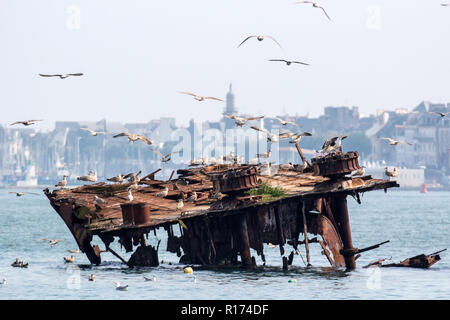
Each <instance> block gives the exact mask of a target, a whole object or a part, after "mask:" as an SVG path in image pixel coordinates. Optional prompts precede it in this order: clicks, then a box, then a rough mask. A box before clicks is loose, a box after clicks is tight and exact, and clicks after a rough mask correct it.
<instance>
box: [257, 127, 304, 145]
mask: <svg viewBox="0 0 450 320" xmlns="http://www.w3.org/2000/svg"><path fill="white" fill-rule="evenodd" d="M250 128H252V129H253V130H256V131H260V132H264V133H265V134H267V141H269V142H278V141H280V140H282V139H289V138H290V137H292V136H294V135H295V134H294V133H292V132H284V133H280V134H273V133H271V132H269V131H268V130H267V129H261V128H258V127H255V126H251V127H250Z"/></svg>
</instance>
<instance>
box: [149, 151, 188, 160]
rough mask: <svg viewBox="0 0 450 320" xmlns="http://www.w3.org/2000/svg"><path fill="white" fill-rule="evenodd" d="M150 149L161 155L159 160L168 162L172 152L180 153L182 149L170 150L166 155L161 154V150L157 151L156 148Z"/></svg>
mask: <svg viewBox="0 0 450 320" xmlns="http://www.w3.org/2000/svg"><path fill="white" fill-rule="evenodd" d="M152 151H153V152H154V153H157V154H159V155H160V156H161V162H169V161H170V159H171V158H170V156H171V155H172V154H174V153H180V152H181V151H182V150H180V151H172V152H170V153H168V154H166V155H163V154H162V153H161V152H159V151H158V150H156V149H152Z"/></svg>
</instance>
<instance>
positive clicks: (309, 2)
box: [296, 1, 331, 21]
mask: <svg viewBox="0 0 450 320" xmlns="http://www.w3.org/2000/svg"><path fill="white" fill-rule="evenodd" d="M296 3H297V4H312V6H313V7H314V8H318V9H322V11H323V13H324V14H325V15H326V16H327V18H328V20H330V21H331V18H330V16H329V15H328V13H327V12H326V11H325V9H324V8H323V7H322V6H320V5H319V4H318V3H317V2H314V1H298V2H296Z"/></svg>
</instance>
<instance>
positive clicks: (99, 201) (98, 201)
mask: <svg viewBox="0 0 450 320" xmlns="http://www.w3.org/2000/svg"><path fill="white" fill-rule="evenodd" d="M94 200H95V202H97V203H98V204H107V203H108V201H106V200H103V199H102V198H100V197H98V196H96V195H95V196H94Z"/></svg>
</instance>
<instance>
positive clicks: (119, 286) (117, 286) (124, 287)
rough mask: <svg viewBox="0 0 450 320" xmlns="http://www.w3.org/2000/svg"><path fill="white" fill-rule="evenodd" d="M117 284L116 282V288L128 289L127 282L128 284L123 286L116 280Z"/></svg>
mask: <svg viewBox="0 0 450 320" xmlns="http://www.w3.org/2000/svg"><path fill="white" fill-rule="evenodd" d="M114 283H115V284H116V290H119V291H127V290H128V285H127V284H126V285H124V286H121V285H120V282H117V281H116V282H114Z"/></svg>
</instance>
